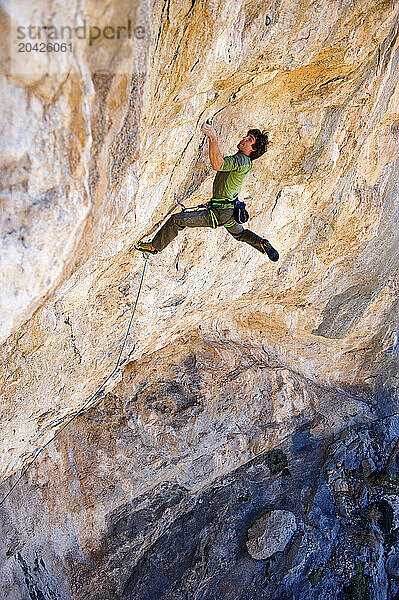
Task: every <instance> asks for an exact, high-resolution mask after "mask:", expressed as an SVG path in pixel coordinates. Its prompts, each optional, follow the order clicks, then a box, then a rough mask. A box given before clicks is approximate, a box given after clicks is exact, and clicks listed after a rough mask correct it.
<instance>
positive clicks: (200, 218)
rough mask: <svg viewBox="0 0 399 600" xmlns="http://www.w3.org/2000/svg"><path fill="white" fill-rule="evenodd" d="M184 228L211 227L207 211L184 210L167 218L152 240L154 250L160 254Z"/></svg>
mask: <svg viewBox="0 0 399 600" xmlns="http://www.w3.org/2000/svg"><path fill="white" fill-rule="evenodd" d="M185 227H212V222H211V217H210V214H209V211H208V210H207V209H202V210H186V211H184V212H180V213H175V214H174V215H172V216H171V217H169V219H168V220H167V221H166V223H165V224H164V225H162V227H161V229H160V230H159V231H158V233H157V234H156V235H155V237H154V239H153V240H152V245H153V246H154V248H155V250H156V251H157V252H161V251H162V250H163V249H164V248H166V246H167V245H168V244H170V242H171V241H172V240H173V239H174V238H175V237H176V236H177V234H178V233H179V231H181V230H182V229H184V228H185Z"/></svg>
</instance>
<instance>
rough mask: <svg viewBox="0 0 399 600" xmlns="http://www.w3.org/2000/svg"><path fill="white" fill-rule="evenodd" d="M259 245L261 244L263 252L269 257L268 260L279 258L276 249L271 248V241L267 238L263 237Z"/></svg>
mask: <svg viewBox="0 0 399 600" xmlns="http://www.w3.org/2000/svg"><path fill="white" fill-rule="evenodd" d="M260 245H261V248H262V252H263V254H267V256H268V257H269V258H270V260H272V261H273V262H276V261H277V260H278V259H279V253H278V252H277V250H276V249H275V248H273V246H272V245H271V243H270V242H269V241H268V240H266V239H263V240H262V241H261V243H260Z"/></svg>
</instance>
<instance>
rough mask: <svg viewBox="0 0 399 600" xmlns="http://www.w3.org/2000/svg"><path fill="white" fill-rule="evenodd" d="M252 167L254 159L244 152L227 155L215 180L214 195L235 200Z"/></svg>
mask: <svg viewBox="0 0 399 600" xmlns="http://www.w3.org/2000/svg"><path fill="white" fill-rule="evenodd" d="M251 169H252V160H251V159H250V158H249V156H247V155H246V154H244V153H243V152H237V153H236V154H233V155H232V156H225V158H224V159H223V164H222V166H221V168H220V169H219V171H218V172H217V173H216V176H215V179H214V181H213V197H214V198H219V199H222V198H225V199H226V200H233V199H234V198H235V196H237V195H238V192H239V191H240V188H241V186H242V184H243V182H244V179H245V177H246V175H247V174H248V173H249V172H250V170H251Z"/></svg>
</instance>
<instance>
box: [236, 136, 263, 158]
mask: <svg viewBox="0 0 399 600" xmlns="http://www.w3.org/2000/svg"><path fill="white" fill-rule="evenodd" d="M268 145H269V137H268V134H267V131H264V130H263V131H261V130H260V129H250V130H249V131H248V133H247V135H246V136H245V137H244V138H242V140H241V142H239V143H238V144H237V148H238V149H239V150H240V151H241V152H243V153H244V154H246V155H247V156H249V158H250V159H251V160H254V159H255V158H259V156H262V154H264V153H265V152H266V150H267V147H268Z"/></svg>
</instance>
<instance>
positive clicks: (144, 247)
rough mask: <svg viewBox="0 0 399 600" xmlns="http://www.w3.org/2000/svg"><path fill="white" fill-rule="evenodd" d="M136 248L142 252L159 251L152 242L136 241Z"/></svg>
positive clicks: (151, 252)
mask: <svg viewBox="0 0 399 600" xmlns="http://www.w3.org/2000/svg"><path fill="white" fill-rule="evenodd" d="M134 248H135V249H136V250H140V252H149V254H157V253H158V250H155V248H154V246H153V245H152V243H151V242H136V244H134Z"/></svg>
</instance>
